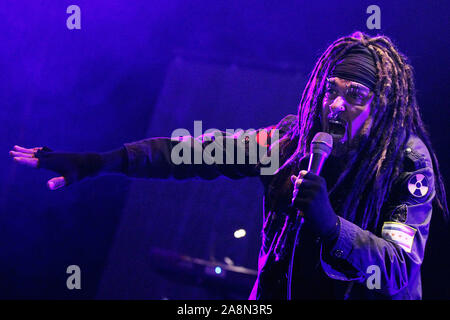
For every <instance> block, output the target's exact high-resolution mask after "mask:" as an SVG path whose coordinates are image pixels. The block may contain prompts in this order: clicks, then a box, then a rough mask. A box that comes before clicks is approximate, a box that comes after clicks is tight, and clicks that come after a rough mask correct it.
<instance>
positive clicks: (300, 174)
mask: <svg viewBox="0 0 450 320" xmlns="http://www.w3.org/2000/svg"><path fill="white" fill-rule="evenodd" d="M307 173H308V171H306V170H302V171H300V172H299V173H298V177H299V178H303V177H304V176H306V174H307Z"/></svg>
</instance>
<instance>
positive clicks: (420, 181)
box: [408, 173, 429, 198]
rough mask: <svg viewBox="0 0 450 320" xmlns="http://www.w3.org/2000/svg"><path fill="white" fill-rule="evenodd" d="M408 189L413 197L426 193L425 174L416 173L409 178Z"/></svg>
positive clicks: (426, 180)
mask: <svg viewBox="0 0 450 320" xmlns="http://www.w3.org/2000/svg"><path fill="white" fill-rule="evenodd" d="M408 190H409V193H411V194H412V195H413V196H414V197H417V198H421V197H424V196H426V195H427V194H428V190H429V185H428V179H427V177H425V175H423V174H421V173H417V174H415V175H413V176H412V177H411V178H409V181H408Z"/></svg>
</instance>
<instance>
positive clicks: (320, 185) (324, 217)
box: [291, 132, 339, 241]
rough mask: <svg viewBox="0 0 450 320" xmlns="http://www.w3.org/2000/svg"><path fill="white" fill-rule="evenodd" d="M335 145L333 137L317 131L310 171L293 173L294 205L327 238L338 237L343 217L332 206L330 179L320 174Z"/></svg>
mask: <svg viewBox="0 0 450 320" xmlns="http://www.w3.org/2000/svg"><path fill="white" fill-rule="evenodd" d="M332 147H333V139H332V137H331V136H330V135H329V134H328V133H325V132H319V133H317V134H316V135H315V136H314V139H313V140H312V142H311V156H310V161H309V166H308V171H305V170H302V171H300V172H299V174H298V176H295V175H292V176H291V181H292V183H294V192H293V197H292V205H293V206H294V207H295V208H297V209H298V210H299V211H300V212H301V215H303V216H304V218H305V220H306V221H308V223H309V224H310V226H311V228H312V230H313V231H314V232H315V233H316V234H317V235H318V236H319V237H321V238H322V239H323V240H324V241H332V240H335V238H336V237H337V235H338V232H339V228H338V227H339V219H338V217H337V215H336V213H334V210H333V208H332V207H331V204H330V200H329V198H328V191H327V184H326V181H325V179H324V178H322V177H321V176H319V174H320V171H321V169H322V166H323V164H324V162H325V160H326V158H327V157H328V156H329V155H330V153H331V150H332Z"/></svg>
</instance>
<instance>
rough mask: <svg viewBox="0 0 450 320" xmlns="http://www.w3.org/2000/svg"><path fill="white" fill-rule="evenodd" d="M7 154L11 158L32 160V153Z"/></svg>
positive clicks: (13, 152) (15, 152)
mask: <svg viewBox="0 0 450 320" xmlns="http://www.w3.org/2000/svg"><path fill="white" fill-rule="evenodd" d="M9 154H10V155H11V156H13V157H22V158H33V157H34V153H24V152H17V151H10V152H9Z"/></svg>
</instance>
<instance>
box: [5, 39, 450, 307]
mask: <svg viewBox="0 0 450 320" xmlns="http://www.w3.org/2000/svg"><path fill="white" fill-rule="evenodd" d="M264 130H265V129H262V130H260V131H256V132H255V133H254V134H253V135H251V136H245V137H243V136H238V135H234V136H227V137H226V138H227V139H231V140H232V141H233V142H234V144H235V147H236V148H240V149H243V150H244V151H245V154H246V155H247V156H248V152H249V151H248V146H247V144H248V141H249V140H252V139H257V138H258V137H259V136H260V133H261V132H266V131H264ZM320 131H325V132H328V133H330V134H331V136H332V137H333V144H334V148H333V151H332V154H331V156H330V157H329V159H328V160H327V162H326V164H325V166H324V169H323V171H322V173H321V176H322V177H323V178H322V177H321V176H318V175H315V174H314V173H312V172H307V171H305V169H306V168H307V161H308V158H309V155H308V150H309V146H310V144H311V141H312V138H313V137H314V135H315V134H316V133H317V132H320ZM273 132H277V133H278V134H279V137H280V138H279V139H275V138H273V137H276V136H277V135H272V134H269V135H267V137H268V143H269V145H270V152H272V153H275V152H279V156H280V164H281V167H280V168H279V169H278V170H277V171H276V172H275V174H273V175H270V176H268V175H260V172H259V170H260V169H261V167H262V166H261V161H260V162H258V163H257V164H256V165H254V164H247V162H246V164H244V165H242V164H240V165H228V164H227V165H224V164H221V165H218V164H202V165H186V164H183V165H175V164H174V163H172V162H171V158H170V156H169V155H170V154H171V151H172V150H173V148H174V147H175V146H176V145H178V144H180V143H184V144H188V146H189V147H191V148H197V149H198V148H200V150H202V149H204V148H206V147H207V146H208V145H210V144H215V143H217V142H216V141H214V140H212V139H205V137H203V136H201V137H198V138H192V137H184V138H183V139H170V138H150V139H145V140H141V141H138V142H133V143H126V144H124V146H123V147H122V148H120V149H118V150H114V151H111V152H106V153H61V152H54V151H52V150H50V149H49V148H47V147H44V148H41V147H39V148H32V149H26V148H22V147H19V146H15V147H14V150H13V151H11V155H12V156H13V157H14V159H15V160H16V161H17V162H19V163H22V164H25V165H29V166H33V167H38V168H46V169H50V170H53V171H55V172H57V173H59V174H60V175H61V177H57V178H53V179H51V180H50V181H49V183H48V185H49V188H50V189H56V188H58V187H61V186H63V185H68V184H70V183H73V182H75V181H79V180H81V179H83V178H85V177H88V176H96V175H98V174H100V173H105V172H122V173H124V174H127V175H128V176H133V177H148V178H156V177H157V178H169V177H175V178H177V179H186V178H190V177H201V178H204V179H212V178H215V177H217V176H219V175H224V176H227V177H230V178H233V179H237V178H241V177H246V176H260V177H261V180H262V182H263V184H264V187H265V192H264V198H265V201H264V223H263V230H262V246H261V250H260V255H259V261H258V277H257V281H256V283H255V285H254V288H253V290H252V293H251V295H250V298H251V299H286V298H288V299H291V298H293V299H421V297H422V288H421V277H420V266H421V264H422V261H423V257H424V250H425V244H426V240H427V236H428V230H429V224H430V220H431V213H432V209H433V204H435V207H436V208H438V209H440V210H441V211H443V212H444V213H445V214H448V209H447V204H446V198H445V190H444V187H443V183H442V178H441V175H440V172H439V166H438V162H437V159H436V156H435V154H434V152H433V149H432V148H431V144H430V141H429V138H428V134H427V132H426V130H425V128H424V124H423V122H422V119H421V116H420V113H419V107H418V105H417V101H416V97H415V89H414V79H413V73H412V68H411V66H410V65H408V63H407V60H406V58H405V57H404V56H403V55H402V54H401V53H399V51H398V50H397V49H396V48H395V46H394V45H393V44H392V42H391V41H390V40H389V39H388V38H387V37H384V36H377V37H370V36H368V35H366V34H363V33H361V32H356V33H354V34H352V35H350V36H347V37H343V38H340V39H338V40H337V41H335V42H334V43H333V44H331V45H330V46H329V47H328V49H327V50H326V51H325V52H324V53H323V55H322V56H321V57H320V59H319V60H318V62H317V63H316V65H315V68H314V70H313V72H312V74H311V76H310V79H309V81H308V83H307V85H306V88H305V90H304V92H303V95H302V98H301V102H300V105H299V110H298V115H297V116H294V115H289V116H287V117H285V118H284V119H283V120H281V121H280V123H279V124H278V125H277V126H276V128H275V129H273V130H272V131H271V133H273ZM271 137H272V138H273V139H270V138H271ZM252 141H253V140H252ZM222 149H223V148H222ZM216 150H220V149H216ZM223 151H224V152H225V149H223ZM234 163H235V162H234ZM299 210H300V211H301V212H302V214H303V216H304V220H305V223H304V226H303V227H302V228H301V230H300V232H298V231H299V225H298V223H297V222H298V216H297V212H298V211H299ZM294 253H295V255H294Z"/></svg>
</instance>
